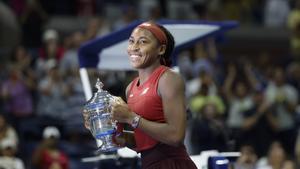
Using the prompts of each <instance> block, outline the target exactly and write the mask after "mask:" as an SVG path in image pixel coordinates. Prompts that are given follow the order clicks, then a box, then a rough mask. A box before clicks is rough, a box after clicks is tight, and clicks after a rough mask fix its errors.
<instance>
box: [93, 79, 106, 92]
mask: <svg viewBox="0 0 300 169" xmlns="http://www.w3.org/2000/svg"><path fill="white" fill-rule="evenodd" d="M103 86H104V84H103V83H102V82H101V81H100V78H97V82H96V84H95V87H96V89H98V90H97V92H100V91H103V89H102V88H103Z"/></svg>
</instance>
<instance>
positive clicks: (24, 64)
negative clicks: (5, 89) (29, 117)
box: [11, 45, 37, 106]
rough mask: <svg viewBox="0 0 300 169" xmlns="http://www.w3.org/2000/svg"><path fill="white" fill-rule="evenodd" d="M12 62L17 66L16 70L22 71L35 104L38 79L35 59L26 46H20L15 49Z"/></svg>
mask: <svg viewBox="0 0 300 169" xmlns="http://www.w3.org/2000/svg"><path fill="white" fill-rule="evenodd" d="M11 60H12V62H13V63H14V64H15V66H16V68H17V69H20V71H21V73H22V76H23V78H24V81H25V83H26V85H27V86H28V89H29V90H30V93H31V94H32V96H33V99H34V104H35V101H36V100H35V99H36V98H35V96H36V86H37V77H36V72H35V71H34V60H33V57H32V56H31V54H30V53H29V51H28V50H27V49H26V48H25V47H24V46H22V45H19V46H17V47H16V48H15V50H14V52H13V55H12V59H11ZM34 106H35V105H34Z"/></svg>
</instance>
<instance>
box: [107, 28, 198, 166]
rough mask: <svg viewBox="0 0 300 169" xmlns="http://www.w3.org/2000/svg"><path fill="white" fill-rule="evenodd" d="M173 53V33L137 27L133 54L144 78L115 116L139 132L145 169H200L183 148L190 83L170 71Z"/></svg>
mask: <svg viewBox="0 0 300 169" xmlns="http://www.w3.org/2000/svg"><path fill="white" fill-rule="evenodd" d="M173 49H174V38H173V36H172V35H171V34H170V32H169V31H168V30H167V29H165V28H164V27H162V26H160V25H157V24H155V23H152V22H146V23H142V24H141V25H139V26H137V27H136V28H135V29H134V30H133V32H132V34H131V36H130V38H129V45H128V48H127V52H128V54H129V60H130V63H131V65H132V67H133V68H135V69H137V71H138V77H137V78H135V79H134V80H133V81H132V82H131V83H130V84H129V85H128V86H127V89H126V96H127V104H126V103H125V102H124V101H123V100H122V99H121V98H118V100H119V101H118V102H116V103H114V104H113V106H112V112H113V118H114V119H115V120H117V121H118V122H120V123H127V124H130V125H131V126H132V127H133V128H134V137H135V142H136V147H135V148H134V149H135V150H136V151H137V152H140V153H141V159H142V168H143V169H158V168H168V169H173V168H176V169H177V168H178V169H179V168H180V169H183V168H188V169H193V168H196V166H195V164H194V163H193V162H192V161H191V159H190V158H189V156H188V154H187V152H186V149H185V146H184V144H183V140H184V136H185V129H186V111H185V110H186V108H185V97H184V81H183V79H182V78H181V77H180V75H179V74H177V73H175V72H173V71H172V70H170V68H169V67H168V66H170V63H171V62H170V56H171V53H172V51H173ZM117 140H118V139H117Z"/></svg>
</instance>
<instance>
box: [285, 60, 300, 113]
mask: <svg viewBox="0 0 300 169" xmlns="http://www.w3.org/2000/svg"><path fill="white" fill-rule="evenodd" d="M287 79H288V83H289V84H291V85H292V86H294V87H295V88H296V90H297V92H298V96H300V62H292V63H291V64H290V65H289V66H288V67H287ZM299 101H300V100H298V106H300V102H299ZM298 113H300V112H298Z"/></svg>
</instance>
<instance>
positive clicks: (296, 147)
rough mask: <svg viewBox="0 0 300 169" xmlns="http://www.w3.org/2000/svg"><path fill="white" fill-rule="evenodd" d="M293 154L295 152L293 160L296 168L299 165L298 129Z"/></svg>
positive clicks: (299, 134)
mask: <svg viewBox="0 0 300 169" xmlns="http://www.w3.org/2000/svg"><path fill="white" fill-rule="evenodd" d="M294 150H295V151H294V154H295V161H296V165H297V168H299V167H300V130H299V129H298V132H297V138H296V144H295V149H294Z"/></svg>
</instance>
